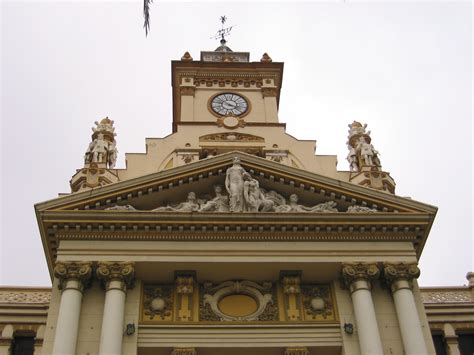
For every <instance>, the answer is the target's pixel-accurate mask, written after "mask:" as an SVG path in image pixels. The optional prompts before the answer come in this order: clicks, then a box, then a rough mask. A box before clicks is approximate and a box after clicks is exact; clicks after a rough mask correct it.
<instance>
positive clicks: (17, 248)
mask: <svg viewBox="0 0 474 355" xmlns="http://www.w3.org/2000/svg"><path fill="white" fill-rule="evenodd" d="M1 6H2V38H1V42H2V64H1V68H2V78H1V83H2V86H1V88H2V111H1V112H2V120H1V126H0V129H1V149H2V153H1V154H2V155H1V158H2V165H1V167H2V172H1V194H2V196H1V201H2V204H1V233H2V235H1V237H2V244H1V263H0V266H1V270H0V276H1V277H0V284H3V285H48V286H49V285H50V280H49V276H48V273H47V267H46V261H45V258H44V254H43V249H42V245H41V241H40V235H39V232H38V226H37V223H36V218H35V215H34V210H33V204H34V203H37V202H40V201H44V200H48V199H51V198H54V197H55V196H57V193H59V192H68V191H69V179H70V178H71V176H72V175H73V174H74V172H75V170H76V169H77V168H81V167H82V164H83V160H82V157H83V154H84V151H85V149H86V147H87V145H88V143H89V139H90V135H91V126H92V125H93V122H94V121H96V120H99V119H101V118H103V117H105V116H109V117H110V118H111V119H114V120H115V122H116V123H115V125H116V132H117V134H118V135H117V141H118V149H119V153H120V154H119V155H120V158H119V164H118V167H124V152H144V151H145V140H144V138H145V137H163V136H165V135H167V134H169V133H170V132H171V120H172V116H171V76H170V69H171V65H170V61H171V60H173V59H179V58H181V56H182V54H183V53H184V52H185V51H189V52H190V53H191V55H192V56H193V57H194V58H195V59H198V58H199V52H200V51H201V50H213V49H214V48H215V47H217V46H218V42H217V41H215V40H212V39H210V37H211V36H212V35H213V34H214V33H215V32H216V31H217V29H218V28H219V16H220V15H224V14H225V15H227V16H228V18H229V22H228V24H229V25H232V24H235V25H236V26H235V28H234V29H233V31H232V36H231V37H230V38H229V42H228V45H229V46H230V47H231V48H232V49H233V50H235V51H249V52H250V58H251V60H252V61H259V60H260V58H261V55H262V54H263V53H264V52H268V54H269V55H270V56H271V57H272V58H273V60H274V61H281V62H285V69H284V79H283V89H282V92H281V102H280V112H279V117H280V121H281V122H286V123H287V132H288V133H289V134H291V135H293V136H295V137H297V138H299V139H315V140H317V154H325V155H326V154H333V155H337V156H338V160H339V165H338V169H339V170H347V169H348V165H347V162H346V160H345V157H346V154H347V151H346V149H347V148H346V145H345V142H346V137H347V129H348V128H347V124H348V123H350V122H352V121H353V120H358V121H361V122H363V123H368V125H369V126H368V129H370V130H371V131H372V134H371V136H372V143H373V144H374V146H375V148H376V149H377V150H378V151H379V152H380V153H381V160H382V164H383V168H384V170H386V171H389V172H390V174H391V175H392V176H393V177H394V179H395V181H396V183H397V194H398V195H401V196H411V197H412V198H413V199H415V200H418V201H422V202H425V203H428V204H432V205H435V206H438V207H439V211H438V215H437V217H436V220H435V222H434V225H433V228H432V230H431V234H430V236H429V239H428V242H427V245H426V246H425V249H424V251H423V255H422V258H421V265H420V267H421V270H422V276H421V278H420V283H421V285H424V286H428V285H461V284H464V283H465V282H466V280H465V275H466V273H467V272H468V271H470V270H474V262H473V255H474V253H473V249H474V245H473V230H472V217H473V205H472V198H473V194H472V155H473V145H472V135H473V130H472V8H471V7H472V5H471V4H470V2H458V3H456V2H453V1H450V2H428V1H425V2H416V3H411V2H397V3H387V2H359V1H350V0H346V1H345V2H343V1H327V2H316V1H313V2H311V1H307V2H303V3H294V2H280V3H274V2H269V1H267V2H262V3H254V2H249V1H241V2H234V3H231V2H207V3H202V2H197V1H196V2H192V3H185V2H162V1H155V3H154V4H153V5H152V8H151V21H152V22H151V33H150V35H149V37H148V38H145V34H144V31H143V29H142V17H141V7H142V5H141V2H140V1H136V2H92V1H87V2H71V3H67V2H13V1H12V2H3V3H2V5H1Z"/></svg>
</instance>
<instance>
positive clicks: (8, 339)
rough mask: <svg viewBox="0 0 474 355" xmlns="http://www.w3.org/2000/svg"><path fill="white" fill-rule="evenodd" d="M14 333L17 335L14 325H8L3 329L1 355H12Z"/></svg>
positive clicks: (0, 346)
mask: <svg viewBox="0 0 474 355" xmlns="http://www.w3.org/2000/svg"><path fill="white" fill-rule="evenodd" d="M13 333H15V328H13V325H12V324H7V325H6V326H5V328H3V330H2V333H1V336H0V355H10V350H11V346H12V341H13Z"/></svg>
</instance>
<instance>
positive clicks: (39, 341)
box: [34, 324, 46, 355]
mask: <svg viewBox="0 0 474 355" xmlns="http://www.w3.org/2000/svg"><path fill="white" fill-rule="evenodd" d="M45 330H46V326H45V325H43V324H42V325H40V326H39V327H38V330H37V331H36V336H35V352H34V355H41V352H42V351H43V340H44V331H45Z"/></svg>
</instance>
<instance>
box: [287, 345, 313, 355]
mask: <svg viewBox="0 0 474 355" xmlns="http://www.w3.org/2000/svg"><path fill="white" fill-rule="evenodd" d="M285 355H309V351H308V348H305V347H298V348H286V349H285Z"/></svg>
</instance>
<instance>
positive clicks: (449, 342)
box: [443, 323, 461, 355]
mask: <svg viewBox="0 0 474 355" xmlns="http://www.w3.org/2000/svg"><path fill="white" fill-rule="evenodd" d="M443 334H444V340H446V347H447V350H448V355H461V353H460V351H459V344H458V336H457V335H456V331H455V330H454V328H453V326H452V325H451V324H449V323H445V324H444V326H443Z"/></svg>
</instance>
